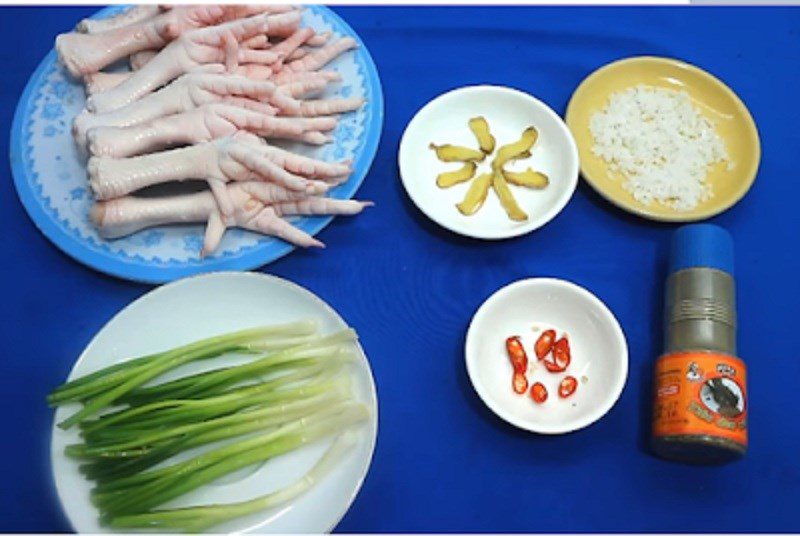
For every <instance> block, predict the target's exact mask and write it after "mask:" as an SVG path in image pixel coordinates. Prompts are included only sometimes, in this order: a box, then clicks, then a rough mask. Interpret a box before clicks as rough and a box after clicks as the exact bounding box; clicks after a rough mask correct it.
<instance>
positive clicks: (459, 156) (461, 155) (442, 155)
mask: <svg viewBox="0 0 800 536" xmlns="http://www.w3.org/2000/svg"><path fill="white" fill-rule="evenodd" d="M428 147H429V148H431V149H433V150H434V151H436V157H437V158H438V159H439V160H441V161H442V162H470V161H475V162H481V161H483V159H484V158H486V155H485V154H483V151H478V150H477V149H470V148H469V147H461V146H459V145H450V144H449V143H446V144H444V145H436V144H435V143H431V144H430V145H429V146H428Z"/></svg>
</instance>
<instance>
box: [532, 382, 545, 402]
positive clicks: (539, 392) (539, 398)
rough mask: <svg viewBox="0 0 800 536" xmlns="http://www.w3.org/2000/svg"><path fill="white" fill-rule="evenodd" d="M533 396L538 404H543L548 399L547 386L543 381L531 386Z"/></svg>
mask: <svg viewBox="0 0 800 536" xmlns="http://www.w3.org/2000/svg"><path fill="white" fill-rule="evenodd" d="M531 398H532V399H533V401H534V402H536V403H537V404H542V403H543V402H544V401H545V400H547V387H545V386H544V384H543V383H542V382H536V383H534V384H533V386H532V387H531Z"/></svg>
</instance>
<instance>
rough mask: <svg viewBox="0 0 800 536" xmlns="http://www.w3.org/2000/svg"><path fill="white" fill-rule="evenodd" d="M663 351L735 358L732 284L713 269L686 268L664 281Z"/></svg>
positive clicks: (718, 271)
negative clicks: (709, 353)
mask: <svg viewBox="0 0 800 536" xmlns="http://www.w3.org/2000/svg"><path fill="white" fill-rule="evenodd" d="M664 313H665V314H664V319H665V323H666V326H665V334H666V336H665V341H664V346H665V351H666V352H667V353H672V352H680V351H691V350H701V351H702V350H707V351H714V352H721V353H724V354H728V355H734V356H735V355H736V297H735V282H734V280H733V277H731V275H730V274H728V273H727V272H722V271H720V270H715V269H713V268H686V269H683V270H680V271H678V272H675V273H673V274H671V275H670V276H669V277H668V278H667V288H666V300H665V311H664Z"/></svg>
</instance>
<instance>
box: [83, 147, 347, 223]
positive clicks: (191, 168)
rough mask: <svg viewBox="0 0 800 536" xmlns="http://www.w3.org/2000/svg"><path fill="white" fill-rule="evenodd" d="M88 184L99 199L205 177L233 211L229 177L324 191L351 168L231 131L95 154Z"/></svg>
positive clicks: (310, 191) (221, 203)
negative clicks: (166, 147) (132, 151)
mask: <svg viewBox="0 0 800 536" xmlns="http://www.w3.org/2000/svg"><path fill="white" fill-rule="evenodd" d="M87 171H88V175H89V184H90V185H91V188H92V190H93V192H94V194H95V197H96V198H97V199H100V200H105V199H113V198H116V197H121V196H124V195H127V194H129V193H131V192H135V191H137V190H140V189H142V188H145V187H147V186H152V185H154V184H161V183H165V182H171V181H183V180H188V179H201V180H206V181H208V183H209V185H210V186H211V189H212V191H213V192H214V194H215V195H217V202H218V204H219V206H220V209H221V211H222V213H223V214H225V215H229V214H231V213H232V210H233V207H232V203H231V200H230V198H229V197H228V196H227V195H226V192H225V189H224V184H225V183H227V182H241V181H263V182H270V183H274V184H276V185H279V186H281V187H282V188H285V189H287V190H290V191H298V192H301V193H303V194H304V195H307V194H322V193H324V192H325V191H327V190H328V188H329V187H330V186H331V185H332V184H336V183H339V182H341V181H342V180H343V179H344V178H346V177H347V176H348V175H349V174H350V172H351V169H350V166H349V164H348V163H330V162H323V161H320V160H315V159H312V158H308V157H304V156H300V155H297V154H294V153H291V152H288V151H285V150H283V149H279V148H277V147H272V146H270V145H268V144H266V143H265V142H263V141H262V140H261V139H260V138H258V137H257V136H255V135H252V134H247V133H239V134H236V135H235V136H231V137H227V138H223V139H219V140H215V141H213V142H207V143H202V144H199V145H194V146H190V147H184V148H181V149H174V150H171V151H163V152H160V153H154V154H150V155H144V156H139V157H132V158H119V159H115V158H105V157H93V158H91V159H89V163H88V165H87Z"/></svg>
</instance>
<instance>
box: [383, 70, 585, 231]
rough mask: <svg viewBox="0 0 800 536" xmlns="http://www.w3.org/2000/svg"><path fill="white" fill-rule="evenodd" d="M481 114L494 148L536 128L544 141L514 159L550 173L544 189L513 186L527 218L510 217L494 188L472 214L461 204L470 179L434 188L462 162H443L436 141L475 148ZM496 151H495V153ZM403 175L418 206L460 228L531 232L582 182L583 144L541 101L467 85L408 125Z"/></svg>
mask: <svg viewBox="0 0 800 536" xmlns="http://www.w3.org/2000/svg"><path fill="white" fill-rule="evenodd" d="M476 116H483V117H485V118H486V120H487V122H488V123H489V129H490V130H491V132H492V134H493V135H494V137H495V139H496V140H497V147H499V146H501V145H505V144H507V143H512V142H514V141H517V140H518V139H519V138H520V136H521V135H522V132H523V131H524V130H525V129H526V128H528V127H530V126H533V127H535V128H536V129H537V130H538V131H539V139H538V140H537V141H536V144H535V145H534V147H533V150H532V156H531V157H530V158H527V159H524V160H519V161H517V162H514V163H513V164H509V166H508V169H512V170H515V171H521V170H524V169H526V168H527V167H532V168H534V169H535V170H537V171H541V172H543V173H546V174H547V175H548V177H550V184H549V185H548V186H547V188H544V189H543V190H531V189H528V188H522V187H518V186H511V189H512V192H513V193H514V197H515V198H516V199H517V202H518V203H519V205H520V207H522V209H523V210H524V211H525V212H526V213H527V214H528V220H526V221H523V222H516V221H512V220H511V219H509V218H508V216H507V215H506V213H505V211H504V210H503V207H502V206H501V205H500V201H499V200H498V199H497V196H496V195H495V194H494V192H493V191H490V192H489V196H488V198H487V199H486V202H485V203H484V205H483V207H482V208H481V209H480V210H479V211H478V212H477V213H476V214H473V215H472V216H464V215H463V214H461V213H460V212H459V211H458V209H457V208H456V203H459V202H461V200H462V199H463V198H464V194H465V193H466V191H467V189H468V188H469V185H470V182H465V183H462V184H457V185H455V186H452V187H450V188H445V189H442V188H439V187H438V186H436V176H437V175H438V174H439V173H442V172H444V171H452V170H454V169H458V167H459V164H458V163H445V162H440V161H439V160H438V159H437V158H436V155H435V154H434V152H433V151H432V150H431V149H429V147H428V146H429V144H430V143H431V142H433V143H436V144H445V143H452V144H455V145H464V146H467V147H474V148H477V146H478V144H477V142H476V140H475V136H474V135H473V134H472V131H470V129H469V127H468V125H467V123H468V121H469V120H470V119H471V118H473V117H476ZM496 150H497V149H495V151H496ZM492 157H493V155H489V156H487V158H486V159H485V160H484V161H483V162H481V163H480V164H479V169H478V172H477V173H476V176H477V175H479V174H481V173H482V172H484V171H487V170H489V169H490V166H491V161H492ZM398 163H399V166H400V177H401V179H402V181H403V186H404V187H405V189H406V191H407V192H408V195H409V197H411V200H412V201H413V202H414V204H415V205H417V207H418V208H419V209H420V210H421V211H422V212H423V213H424V214H425V215H427V216H428V217H429V218H430V219H432V220H433V221H435V222H436V223H438V224H439V225H441V226H442V227H445V228H446V229H450V230H451V231H453V232H455V233H459V234H462V235H465V236H472V237H475V238H483V239H489V240H496V239H502V238H510V237H513V236H519V235H522V234H525V233H529V232H531V231H533V230H535V229H538V228H539V227H541V226H542V225H544V224H546V223H547V222H549V221H550V220H552V219H553V218H554V217H555V216H556V214H558V213H559V212H561V210H562V209H563V208H564V207H565V206H566V204H567V202H568V201H569V200H570V198H571V197H572V194H573V192H574V191H575V186H576V185H577V183H578V170H579V160H578V149H577V146H576V144H575V140H574V138H573V137H572V133H571V132H570V131H569V129H568V128H567V126H566V124H564V121H563V120H562V119H561V117H559V116H558V114H556V113H555V112H554V111H553V110H552V109H550V108H549V107H548V106H547V105H546V104H544V103H543V102H542V101H540V100H538V99H536V98H535V97H532V96H531V95H528V94H527V93H523V92H522V91H518V90H516V89H510V88H507V87H499V86H469V87H463V88H460V89H455V90H453V91H450V92H448V93H445V94H443V95H440V96H439V97H437V98H435V99H434V100H432V101H431V102H429V103H428V104H426V105H425V106H424V107H423V108H422V109H421V110H420V111H419V112H417V114H416V115H415V116H414V118H413V119H412V120H411V122H409V124H408V126H407V127H406V130H405V133H404V134H403V139H402V140H401V141H400V151H399V153H398Z"/></svg>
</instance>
